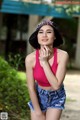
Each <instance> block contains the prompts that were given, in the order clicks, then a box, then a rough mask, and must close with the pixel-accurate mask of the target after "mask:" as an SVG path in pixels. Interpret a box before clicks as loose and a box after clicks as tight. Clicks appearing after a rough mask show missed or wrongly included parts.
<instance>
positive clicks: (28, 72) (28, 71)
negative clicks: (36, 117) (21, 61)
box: [25, 55, 41, 114]
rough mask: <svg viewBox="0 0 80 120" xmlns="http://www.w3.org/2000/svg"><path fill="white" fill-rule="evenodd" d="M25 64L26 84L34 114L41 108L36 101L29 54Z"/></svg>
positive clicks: (39, 111) (39, 112) (31, 62)
mask: <svg viewBox="0 0 80 120" xmlns="http://www.w3.org/2000/svg"><path fill="white" fill-rule="evenodd" d="M25 66H26V76H27V85H28V89H29V94H30V98H31V101H32V103H33V106H34V110H35V112H36V114H41V109H40V106H39V103H38V98H37V94H36V89H35V81H34V78H33V60H32V58H31V56H30V55H28V56H27V57H26V59H25Z"/></svg>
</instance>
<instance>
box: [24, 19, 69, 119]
mask: <svg viewBox="0 0 80 120" xmlns="http://www.w3.org/2000/svg"><path fill="white" fill-rule="evenodd" d="M29 42H30V44H31V45H32V47H33V48H35V49H36V50H35V51H34V52H32V53H31V54H29V55H28V56H27V57H26V59H25V65H26V74H27V84H28V89H29V94H30V98H31V101H30V102H28V105H29V107H30V109H31V120H60V117H61V113H62V110H63V109H64V104H65V100H66V94H65V89H64V85H63V81H64V77H65V74H66V66H67V62H68V53H67V52H66V51H63V50H61V49H58V48H57V47H58V46H59V45H61V44H62V43H63V40H62V38H61V35H60V33H59V31H58V28H57V27H56V25H55V23H54V22H51V21H49V20H44V21H43V22H41V23H40V24H39V25H38V26H37V28H36V30H35V31H34V32H33V34H32V35H31V36H30V38H29Z"/></svg>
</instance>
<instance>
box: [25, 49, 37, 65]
mask: <svg viewBox="0 0 80 120" xmlns="http://www.w3.org/2000/svg"><path fill="white" fill-rule="evenodd" d="M35 53H36V52H35V51H34V52H32V53H30V54H28V55H27V56H26V58H25V64H26V65H27V66H28V65H29V66H32V67H33V66H34V63H35Z"/></svg>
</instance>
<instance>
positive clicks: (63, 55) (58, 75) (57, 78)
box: [40, 50, 69, 90]
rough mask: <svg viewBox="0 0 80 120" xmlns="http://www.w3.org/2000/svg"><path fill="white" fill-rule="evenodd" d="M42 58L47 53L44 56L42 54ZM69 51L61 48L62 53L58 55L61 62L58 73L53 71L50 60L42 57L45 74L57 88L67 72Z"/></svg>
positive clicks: (41, 61)
mask: <svg viewBox="0 0 80 120" xmlns="http://www.w3.org/2000/svg"><path fill="white" fill-rule="evenodd" d="M41 57H42V58H45V57H46V54H44V56H42V55H41ZM68 58H69V56H68V53H67V52H64V51H62V50H60V53H59V55H58V59H59V63H58V68H57V72H56V75H54V73H53V72H52V71H51V68H50V65H49V62H48V60H47V59H40V63H41V66H42V67H43V70H44V72H45V75H46V77H47V79H48V81H49V83H50V84H51V86H52V87H53V88H54V89H55V90H57V89H59V88H60V86H61V84H62V82H63V80H64V77H65V74H66V67H67V62H68Z"/></svg>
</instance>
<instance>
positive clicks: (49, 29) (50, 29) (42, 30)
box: [39, 29, 53, 31]
mask: <svg viewBox="0 0 80 120" xmlns="http://www.w3.org/2000/svg"><path fill="white" fill-rule="evenodd" d="M39 31H44V30H43V29H40V30H39ZM46 31H53V30H52V29H47V30H46Z"/></svg>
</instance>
